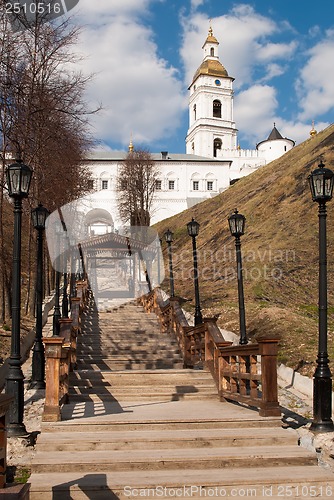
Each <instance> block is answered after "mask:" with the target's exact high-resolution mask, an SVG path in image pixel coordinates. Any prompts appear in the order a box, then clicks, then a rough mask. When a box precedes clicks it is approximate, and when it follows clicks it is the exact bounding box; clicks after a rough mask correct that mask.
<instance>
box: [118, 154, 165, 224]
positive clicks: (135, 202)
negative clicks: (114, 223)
mask: <svg viewBox="0 0 334 500" xmlns="http://www.w3.org/2000/svg"><path fill="white" fill-rule="evenodd" d="M158 176H159V170H158V168H157V166H156V163H155V162H154V160H153V158H152V155H151V154H150V152H149V151H147V150H145V149H138V150H134V151H130V152H129V153H128V155H127V157H126V159H125V160H124V161H123V163H122V164H121V166H120V167H119V169H118V176H117V204H118V210H119V214H120V217H121V219H122V221H123V222H124V223H130V224H131V225H132V226H149V225H150V221H151V216H152V210H153V207H152V205H153V199H154V193H155V190H156V181H157V180H158Z"/></svg>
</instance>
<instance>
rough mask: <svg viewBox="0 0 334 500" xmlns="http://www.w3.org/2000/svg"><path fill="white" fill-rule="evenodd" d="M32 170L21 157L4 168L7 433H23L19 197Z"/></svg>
mask: <svg viewBox="0 0 334 500" xmlns="http://www.w3.org/2000/svg"><path fill="white" fill-rule="evenodd" d="M31 177H32V170H31V168H30V167H28V166H27V165H25V164H24V163H23V162H22V161H21V160H17V161H16V162H15V163H13V164H12V165H9V166H8V167H7V169H6V180H7V186H8V194H9V196H10V197H11V198H13V199H14V248H13V283H12V337H11V354H10V358H9V369H8V375H7V378H6V394H8V395H10V396H13V397H14V401H13V403H12V404H11V407H10V410H9V423H8V425H7V432H8V435H9V436H23V435H26V434H27V431H26V428H25V426H24V424H23V411H24V383H23V381H24V376H23V372H22V368H21V351H20V326H21V325H20V324H21V239H22V199H23V198H26V197H27V196H28V193H29V187H30V181H31Z"/></svg>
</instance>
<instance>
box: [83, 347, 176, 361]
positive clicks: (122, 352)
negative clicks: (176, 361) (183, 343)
mask: <svg viewBox="0 0 334 500" xmlns="http://www.w3.org/2000/svg"><path fill="white" fill-rule="evenodd" d="M77 356H78V357H80V358H81V357H85V356H99V357H100V358H105V357H107V358H108V357H111V356H112V357H113V358H116V359H117V358H124V357H125V356H126V357H129V358H136V357H143V358H149V357H150V358H152V359H153V358H154V357H157V356H158V357H160V358H161V357H165V358H167V357H169V356H173V357H176V356H177V357H178V358H180V357H181V354H180V351H179V350H178V349H173V348H172V347H171V346H164V347H163V348H161V349H160V348H159V347H157V346H152V347H151V348H150V347H148V346H147V345H146V346H143V348H140V346H132V347H129V346H125V347H124V348H119V349H115V348H114V347H113V346H107V347H103V346H101V347H92V348H86V349H78V350H77Z"/></svg>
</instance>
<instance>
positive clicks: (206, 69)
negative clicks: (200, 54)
mask: <svg viewBox="0 0 334 500" xmlns="http://www.w3.org/2000/svg"><path fill="white" fill-rule="evenodd" d="M200 75H210V76H220V77H223V78H226V77H228V73H227V71H226V69H225V68H224V66H223V65H222V64H221V63H220V62H219V61H217V60H214V59H207V60H206V61H203V62H202V64H201V65H200V67H199V68H198V70H197V71H196V73H195V75H194V78H193V81H195V80H196V79H197V78H198V77H199V76H200Z"/></svg>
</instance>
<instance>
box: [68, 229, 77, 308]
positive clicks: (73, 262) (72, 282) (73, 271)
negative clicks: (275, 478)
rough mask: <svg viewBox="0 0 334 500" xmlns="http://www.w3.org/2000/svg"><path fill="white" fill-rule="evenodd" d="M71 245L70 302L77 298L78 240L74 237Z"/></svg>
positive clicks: (71, 238)
mask: <svg viewBox="0 0 334 500" xmlns="http://www.w3.org/2000/svg"><path fill="white" fill-rule="evenodd" d="M69 244H70V300H72V298H73V297H75V274H76V253H75V252H76V249H77V245H76V240H75V238H74V237H73V236H71V237H70V238H69Z"/></svg>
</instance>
